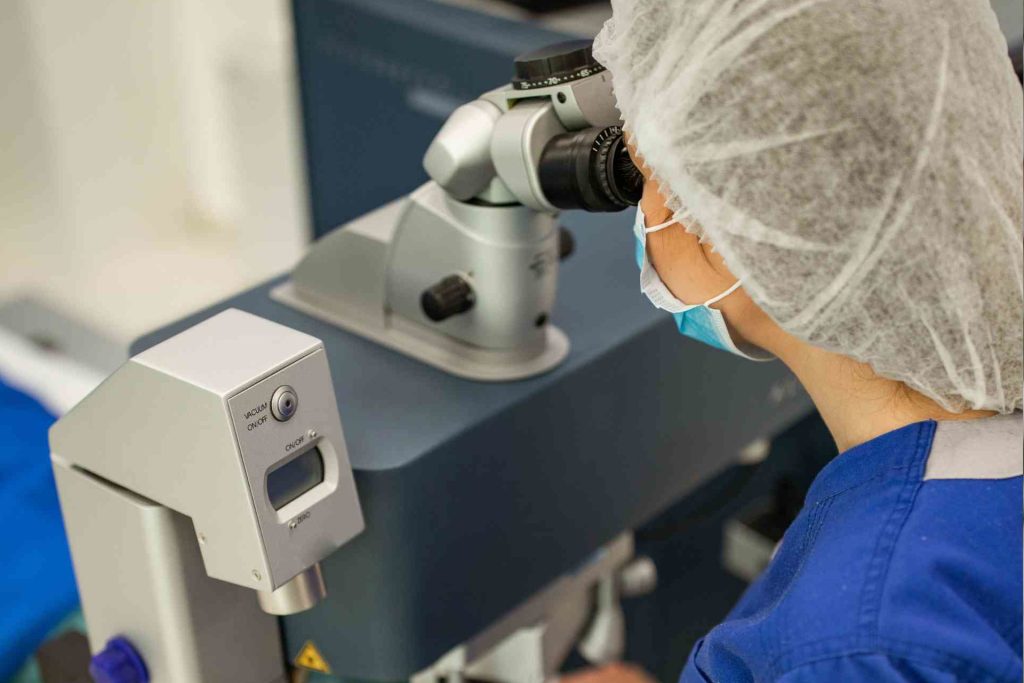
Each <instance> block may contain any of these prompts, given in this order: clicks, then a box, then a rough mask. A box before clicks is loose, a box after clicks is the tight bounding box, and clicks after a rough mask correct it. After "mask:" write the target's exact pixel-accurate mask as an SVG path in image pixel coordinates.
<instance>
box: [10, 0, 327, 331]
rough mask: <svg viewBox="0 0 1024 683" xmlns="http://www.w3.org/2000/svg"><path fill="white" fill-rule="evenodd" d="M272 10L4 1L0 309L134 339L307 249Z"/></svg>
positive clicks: (246, 4) (286, 59) (285, 45)
mask: <svg viewBox="0 0 1024 683" xmlns="http://www.w3.org/2000/svg"><path fill="white" fill-rule="evenodd" d="M290 23H291V22H290V9H289V7H288V5H287V3H285V2H283V1H282V0H177V1H175V2H136V1H133V0H109V1H106V2H103V3H67V2H62V1H61V0H8V2H5V3H3V4H2V6H0V72H2V74H3V83H4V87H3V89H2V90H0V239H2V241H0V244H2V246H0V298H4V297H8V298H10V297H14V296H19V295H23V294H31V295H33V296H35V297H40V298H42V299H44V300H46V301H47V303H49V304H51V305H53V306H56V307H58V308H59V309H61V310H63V311H65V312H67V313H69V314H72V315H75V316H77V317H79V318H81V319H84V320H85V321H86V322H88V323H90V324H92V325H94V326H96V327H97V328H99V329H102V330H104V331H105V332H106V333H107V334H109V335H110V336H111V337H113V338H118V339H128V338H130V337H133V336H135V335H137V334H138V333H140V332H142V331H144V330H146V329H149V328H152V327H154V326H155V325H157V324H159V323H161V322H164V321H166V320H168V319H171V318H173V317H176V316H179V315H182V314H183V313H186V312H188V311H190V310H193V309H195V308H197V307H199V306H201V305H203V304H204V303H208V302H210V301H213V300H216V299H217V298H219V297H222V296H224V295H226V294H228V293H230V292H233V291H236V290H238V289H240V288H242V287H244V286H246V285H248V284H252V283H254V282H257V281H259V280H261V279H264V278H265V277H266V276H267V275H268V274H269V273H270V272H275V271H281V270H284V269H286V268H288V267H289V266H290V265H291V264H292V263H293V262H294V261H295V260H296V259H297V258H298V256H299V254H300V253H301V250H302V246H303V244H304V243H305V242H306V240H307V237H308V220H307V217H306V209H305V207H306V196H305V181H304V175H303V170H302V163H303V162H302V156H301V153H300V146H299V118H298V110H297V104H296V102H297V99H296V97H295V93H294V88H295V83H294V78H293V72H294V49H293V46H292V42H291V28H290Z"/></svg>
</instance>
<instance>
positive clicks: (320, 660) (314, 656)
mask: <svg viewBox="0 0 1024 683" xmlns="http://www.w3.org/2000/svg"><path fill="white" fill-rule="evenodd" d="M295 666H301V667H302V668H303V669H309V670H310V671H317V672H319V673H322V674H329V673H331V666H330V664H328V663H327V660H326V659H324V656H323V655H322V654H320V650H318V649H316V645H314V644H313V641H312V640H307V641H306V644H305V645H303V646H302V649H301V650H299V654H298V655H297V656H296V657H295Z"/></svg>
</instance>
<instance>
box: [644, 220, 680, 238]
mask: <svg viewBox="0 0 1024 683" xmlns="http://www.w3.org/2000/svg"><path fill="white" fill-rule="evenodd" d="M675 224H676V221H674V220H671V221H665V222H664V223H658V224H657V225H655V226H652V227H650V228H646V227H645V228H644V232H645V233H646V234H648V235H650V234H651V233H652V232H658V231H659V230H664V229H665V228H667V227H668V226H670V225H675Z"/></svg>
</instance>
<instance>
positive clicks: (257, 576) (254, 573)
mask: <svg viewBox="0 0 1024 683" xmlns="http://www.w3.org/2000/svg"><path fill="white" fill-rule="evenodd" d="M252 578H254V579H256V580H257V581H259V580H260V579H262V578H263V576H261V575H260V572H259V570H257V569H253V570H252Z"/></svg>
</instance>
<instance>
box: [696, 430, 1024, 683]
mask: <svg viewBox="0 0 1024 683" xmlns="http://www.w3.org/2000/svg"><path fill="white" fill-rule="evenodd" d="M1018 417H1019V416H1018ZM997 419H998V418H997ZM935 433H936V423H935V422H931V421H929V422H919V423H916V424H912V425H909V426H907V427H903V428H902V429H898V430H896V431H893V432H890V433H888V434H884V435H882V436H880V437H878V438H876V439H873V440H871V441H869V442H867V443H864V444H862V445H860V446H857V447H855V448H853V449H851V450H849V451H846V452H845V453H843V454H842V455H840V456H839V457H838V458H836V459H835V460H833V461H832V462H831V463H829V465H828V466H827V467H825V469H823V470H822V472H821V473H820V474H819V475H818V477H817V479H816V480H815V482H814V484H813V485H812V487H811V490H810V491H809V493H808V496H807V500H806V503H805V505H804V508H803V510H802V511H801V513H800V515H799V516H798V517H797V519H796V521H795V522H794V523H793V524H792V526H791V527H790V528H789V530H788V531H787V532H786V536H785V538H784V539H783V542H782V544H781V546H780V547H779V550H778V553H777V554H776V556H775V559H774V560H773V561H772V562H771V564H770V565H769V567H768V568H767V569H766V570H765V572H764V574H762V575H761V577H759V578H758V580H757V581H756V582H755V583H754V584H753V585H752V586H751V587H750V588H749V589H748V591H747V592H746V594H745V595H744V596H743V598H742V599H741V600H740V602H739V604H738V605H737V606H736V607H735V608H734V609H733V611H732V613H731V614H730V615H729V616H728V617H727V618H726V620H725V622H724V623H722V624H720V625H719V626H717V627H716V628H715V629H714V630H712V631H711V633H709V634H708V635H707V636H706V637H705V638H703V639H702V640H701V641H699V642H698V643H697V644H696V645H695V646H694V649H693V652H692V653H691V654H690V658H689V660H688V662H687V665H686V668H685V669H684V671H683V675H682V679H681V683H706V682H707V681H714V682H715V683H742V682H745V681H757V682H759V683H760V682H762V681H778V682H781V683H811V682H813V683H832V682H839V683H845V682H846V681H851V682H860V681H863V682H865V683H868V682H870V683H887V682H890V681H914V682H915V683H938V682H940V681H941V682H943V683H952V682H953V681H970V682H971V683H987V682H990V681H992V682H994V681H1000V682H1002V681H1006V682H1010V681H1013V682H1014V683H1020V681H1021V675H1022V672H1021V638H1022V634H1021V618H1022V614H1021V602H1022V597H1021V596H1022V591H1024V587H1022V572H1024V568H1022V562H1021V546H1022V504H1021V496H1022V489H1021V477H1020V476H1013V477H1008V478H999V479H964V478H958V479H957V478H943V479H934V478H928V479H927V480H926V479H925V477H924V473H925V467H926V463H927V461H928V456H929V453H930V452H931V450H932V444H933V439H934V437H935ZM1017 439H1019V437H1017ZM1017 447H1018V448H1019V447H1020V441H1019V440H1017ZM1018 457H1019V451H1018Z"/></svg>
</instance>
